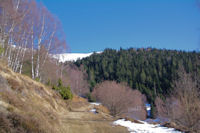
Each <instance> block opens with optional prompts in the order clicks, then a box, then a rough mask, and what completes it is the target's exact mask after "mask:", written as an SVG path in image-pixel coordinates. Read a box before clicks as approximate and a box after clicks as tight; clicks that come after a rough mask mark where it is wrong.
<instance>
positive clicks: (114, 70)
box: [75, 48, 200, 102]
mask: <svg viewBox="0 0 200 133" xmlns="http://www.w3.org/2000/svg"><path fill="white" fill-rule="evenodd" d="M75 64H76V65H77V66H79V67H80V66H81V65H83V66H84V67H85V69H86V71H87V73H88V82H89V83H90V91H92V89H93V87H94V86H95V85H96V84H97V83H100V82H102V81H105V80H115V81H117V82H125V83H128V85H129V86H130V87H131V88H133V89H138V90H139V91H141V92H142V93H143V94H146V96H147V99H148V101H149V102H154V100H155V98H156V96H159V97H161V98H164V97H165V96H167V95H168V94H169V93H170V92H171V91H173V87H172V83H173V81H175V80H176V79H178V74H177V70H178V68H179V67H180V66H183V67H184V68H185V70H186V72H187V73H192V75H193V78H197V77H196V76H197V75H200V53H198V52H195V51H193V52H185V51H177V50H165V49H163V50H161V49H154V48H145V49H143V48H140V49H134V48H129V49H122V48H121V49H120V50H118V51H117V50H114V49H105V50H104V51H103V52H102V53H101V54H93V55H92V56H90V57H87V58H84V59H82V60H78V61H76V62H75Z"/></svg>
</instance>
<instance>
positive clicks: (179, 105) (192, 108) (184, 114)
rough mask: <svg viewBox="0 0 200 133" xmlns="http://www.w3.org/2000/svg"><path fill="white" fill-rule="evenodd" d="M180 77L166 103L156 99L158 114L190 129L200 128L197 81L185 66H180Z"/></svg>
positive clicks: (199, 94) (193, 130)
mask: <svg viewBox="0 0 200 133" xmlns="http://www.w3.org/2000/svg"><path fill="white" fill-rule="evenodd" d="M178 74H179V79H177V80H176V81H174V83H173V87H174V90H173V92H172V94H171V96H170V97H169V98H167V99H166V101H165V103H164V102H163V101H162V100H161V99H157V100H156V107H157V110H158V114H159V115H161V116H164V117H167V118H169V119H170V120H171V121H173V122H175V123H176V124H177V125H179V126H182V127H185V128H186V129H187V130H188V131H191V132H197V131H199V130H200V126H199V125H200V93H199V88H198V86H197V84H196V83H197V82H196V81H195V80H194V79H195V78H193V77H192V76H191V75H190V74H188V73H186V72H185V70H184V68H183V67H182V66H181V67H180V68H179V72H178Z"/></svg>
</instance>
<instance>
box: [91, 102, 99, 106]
mask: <svg viewBox="0 0 200 133" xmlns="http://www.w3.org/2000/svg"><path fill="white" fill-rule="evenodd" d="M90 104H92V105H96V106H99V105H101V103H97V102H93V103H90Z"/></svg>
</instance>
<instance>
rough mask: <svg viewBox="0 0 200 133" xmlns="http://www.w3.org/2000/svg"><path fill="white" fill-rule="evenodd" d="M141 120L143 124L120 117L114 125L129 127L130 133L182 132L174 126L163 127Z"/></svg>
mask: <svg viewBox="0 0 200 133" xmlns="http://www.w3.org/2000/svg"><path fill="white" fill-rule="evenodd" d="M140 122H142V123H143V124H138V123H133V122H131V121H125V120H124V119H120V120H117V121H114V125H120V126H124V127H127V128H128V130H129V131H130V133H181V132H180V131H175V129H173V128H167V127H162V126H160V125H159V124H157V125H153V124H148V123H147V122H143V121H140Z"/></svg>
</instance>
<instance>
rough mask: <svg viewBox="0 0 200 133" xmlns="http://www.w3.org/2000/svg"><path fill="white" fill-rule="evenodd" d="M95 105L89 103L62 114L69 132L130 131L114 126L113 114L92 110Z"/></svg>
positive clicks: (111, 132)
mask: <svg viewBox="0 0 200 133" xmlns="http://www.w3.org/2000/svg"><path fill="white" fill-rule="evenodd" d="M93 107H94V105H87V106H82V107H80V108H73V109H72V110H71V111H70V112H68V113H67V114H65V115H63V116H62V122H63V123H66V127H65V128H66V129H67V131H68V133H128V131H127V129H126V128H124V127H121V126H114V125H113V124H112V123H113V121H114V119H113V118H112V117H111V116H108V115H106V114H103V113H97V114H95V113H93V112H90V110H91V109H93Z"/></svg>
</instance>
